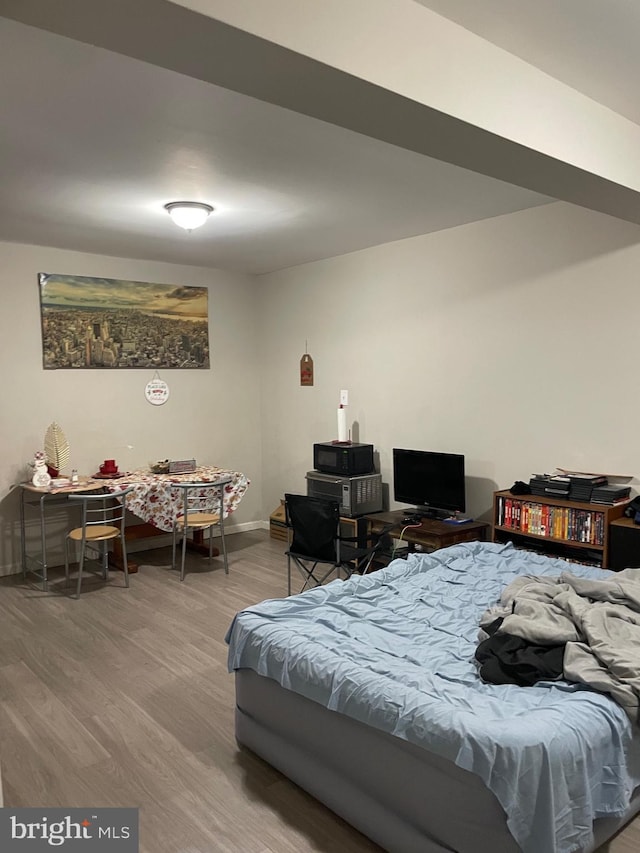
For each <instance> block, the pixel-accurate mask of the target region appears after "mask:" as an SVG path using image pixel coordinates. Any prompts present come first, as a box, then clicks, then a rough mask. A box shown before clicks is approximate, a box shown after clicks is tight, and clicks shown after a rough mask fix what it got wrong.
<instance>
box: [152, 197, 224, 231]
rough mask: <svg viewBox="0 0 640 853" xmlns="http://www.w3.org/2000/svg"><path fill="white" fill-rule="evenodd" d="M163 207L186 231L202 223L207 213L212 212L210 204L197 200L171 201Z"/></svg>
mask: <svg viewBox="0 0 640 853" xmlns="http://www.w3.org/2000/svg"><path fill="white" fill-rule="evenodd" d="M164 207H165V210H166V211H167V212H168V213H169V216H170V217H171V218H172V219H173V221H174V222H175V223H176V225H179V226H180V227H181V228H185V229H186V230H187V231H192V230H193V229H194V228H199V227H200V226H201V225H204V223H205V222H206V221H207V217H208V216H209V214H210V213H212V212H213V208H212V207H211V205H210V204H203V203H201V202H199V201H172V202H171V203H170V204H165V206H164Z"/></svg>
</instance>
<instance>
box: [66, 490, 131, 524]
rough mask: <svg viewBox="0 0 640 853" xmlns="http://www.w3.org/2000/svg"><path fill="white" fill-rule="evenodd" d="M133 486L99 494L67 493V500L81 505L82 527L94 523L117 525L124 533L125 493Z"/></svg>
mask: <svg viewBox="0 0 640 853" xmlns="http://www.w3.org/2000/svg"><path fill="white" fill-rule="evenodd" d="M132 491H133V486H130V487H129V488H128V489H122V490H120V491H118V492H104V493H102V494H99V495H84V494H82V495H69V500H70V501H74V502H78V503H80V504H81V505H82V527H83V529H86V528H87V527H94V526H95V525H100V526H109V527H119V528H120V532H121V533H124V521H125V515H126V504H127V495H128V494H129V492H132Z"/></svg>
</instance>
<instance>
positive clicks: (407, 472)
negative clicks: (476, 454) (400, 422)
mask: <svg viewBox="0 0 640 853" xmlns="http://www.w3.org/2000/svg"><path fill="white" fill-rule="evenodd" d="M393 497H394V500H396V501H397V502H398V503H401V504H413V506H414V507H415V513H416V514H418V515H423V516H425V515H426V516H431V517H433V518H443V517H447V516H450V515H451V514H452V513H456V512H464V511H465V509H466V501H465V481H464V456H463V455H462V454H460V453H436V452H431V451H428V450H401V449H400V448H398V447H394V448H393Z"/></svg>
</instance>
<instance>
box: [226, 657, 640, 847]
mask: <svg viewBox="0 0 640 853" xmlns="http://www.w3.org/2000/svg"><path fill="white" fill-rule="evenodd" d="M235 677H236V738H237V740H238V742H239V743H240V744H242V745H243V746H246V747H247V748H249V749H250V750H251V751H252V752H255V753H256V754H257V755H259V756H260V757H261V758H263V759H264V760H265V761H267V762H268V763H269V764H271V765H272V766H273V767H275V768H277V769H278V770H280V771H281V772H282V773H284V775H285V776H287V777H288V778H290V779H291V780H292V781H294V782H295V783H296V784H297V785H299V786H300V787H301V788H303V789H304V790H305V791H307V792H308V793H310V794H311V795H312V796H314V797H315V798H316V799H318V800H319V801H320V802H322V803H324V804H325V805H326V806H328V808H330V809H331V810H332V811H333V812H335V813H336V814H338V815H340V817H342V818H344V820H346V821H347V822H348V823H349V824H351V825H352V826H354V827H355V828H356V829H358V830H359V831H360V832H362V833H363V834H364V835H366V836H367V837H368V838H370V839H372V840H373V841H374V842H375V843H376V844H378V845H380V846H381V847H382V848H383V849H385V850H388V851H392V853H453V851H455V853H495V851H496V850H500V853H518V851H519V848H518V846H517V845H516V843H515V841H514V839H513V837H512V836H511V834H510V833H509V830H508V829H507V823H506V818H505V814H504V811H503V810H502V808H501V806H500V805H499V803H498V801H497V800H496V798H495V797H494V795H493V794H492V793H491V792H490V791H489V790H488V788H486V787H485V785H484V784H483V782H482V781H481V780H480V778H479V777H477V776H476V775H475V774H473V773H469V772H468V771H466V770H462V769H461V768H459V767H456V766H455V765H454V764H453V763H452V762H450V761H447V760H446V759H443V758H440V757H439V756H437V755H435V754H433V753H430V752H428V751H426V750H424V749H421V748H420V747H417V746H414V745H413V744H410V743H407V742H406V741H403V740H401V739H399V738H395V737H392V736H391V735H388V734H386V733H385V732H381V731H378V730H376V729H373V728H371V727H369V726H366V725H364V724H362V723H360V722H358V721H357V720H353V719H351V718H350V717H346V716H344V715H343V714H338V713H336V712H334V711H329V710H327V709H326V708H324V707H323V706H321V705H319V704H317V703H316V702H312V701H310V700H309V699H306V698H305V697H304V696H300V695H298V694H296V693H293V692H292V691H290V690H285V689H284V688H282V687H280V685H279V684H278V683H277V682H275V681H273V680H272V679H269V678H264V677H262V676H259V675H257V674H256V673H255V672H252V671H250V670H246V669H245V670H239V671H237V672H236V674H235ZM638 811H640V789H638V790H636V792H635V794H634V797H633V800H632V802H631V805H630V807H629V809H628V810H627V812H626V813H625V815H624V816H623V817H620V818H601V819H599V820H597V821H595V823H594V838H595V842H594V844H593V845H592V846H591V847H589V848H587V849H585V850H584V851H583V853H593V851H595V850H596V849H597V848H598V847H599V846H600V845H602V844H603V843H604V842H605V841H607V840H608V839H609V838H611V836H612V835H614V834H615V833H616V832H617V831H618V829H620V828H621V827H622V826H623V825H624V824H625V823H627V822H628V821H629V820H630V819H631V818H632V817H633V816H634V815H635V814H637V812H638Z"/></svg>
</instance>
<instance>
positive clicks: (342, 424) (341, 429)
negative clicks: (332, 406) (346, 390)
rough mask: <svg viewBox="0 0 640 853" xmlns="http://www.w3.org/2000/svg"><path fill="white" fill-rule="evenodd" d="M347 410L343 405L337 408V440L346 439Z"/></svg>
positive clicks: (347, 437)
mask: <svg viewBox="0 0 640 853" xmlns="http://www.w3.org/2000/svg"><path fill="white" fill-rule="evenodd" d="M348 440H349V436H348V434H347V410H346V409H345V407H344V406H340V407H339V408H338V441H348Z"/></svg>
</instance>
